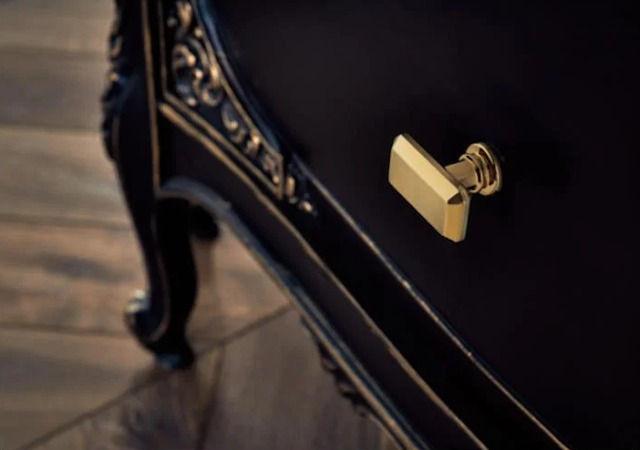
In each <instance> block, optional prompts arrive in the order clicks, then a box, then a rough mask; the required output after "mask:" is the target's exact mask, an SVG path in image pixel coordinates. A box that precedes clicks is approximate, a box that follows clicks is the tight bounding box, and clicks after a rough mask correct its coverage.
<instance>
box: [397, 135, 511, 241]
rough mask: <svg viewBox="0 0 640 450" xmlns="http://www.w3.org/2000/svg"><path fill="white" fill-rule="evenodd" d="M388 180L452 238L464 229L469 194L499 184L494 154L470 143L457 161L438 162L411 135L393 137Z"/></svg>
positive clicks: (458, 238)
mask: <svg viewBox="0 0 640 450" xmlns="http://www.w3.org/2000/svg"><path fill="white" fill-rule="evenodd" d="M389 183H391V186H393V187H394V188H395V189H396V190H397V191H398V192H399V193H400V195H402V196H403V197H404V199H405V200H406V201H408V202H409V204H411V206H413V207H414V209H415V210H416V211H418V212H419V213H420V215H422V217H424V218H425V219H426V220H427V222H429V223H430V224H431V226H433V228H435V229H436V230H437V231H438V233H440V234H441V235H442V236H444V237H446V238H447V239H450V240H452V241H453V242H460V241H462V240H464V237H465V234H466V232H467V221H468V218H469V208H470V206H471V194H475V193H479V194H480V195H492V194H494V193H496V192H498V191H499V190H500V188H501V186H502V172H501V170H500V163H499V161H498V158H497V156H496V154H495V153H494V152H493V150H491V148H489V146H487V145H486V144H482V143H475V144H471V145H470V146H469V148H467V151H466V152H465V153H464V154H463V155H462V156H461V157H460V159H459V161H458V162H457V163H454V164H451V165H448V166H446V167H443V166H441V165H440V164H439V163H438V162H437V161H436V160H435V159H433V157H432V156H431V155H429V154H428V153H427V152H426V151H425V150H424V149H423V148H422V147H421V146H420V145H419V144H418V143H417V142H416V141H414V140H413V139H412V138H411V136H409V135H407V134H401V135H400V136H397V137H396V138H395V140H394V141H393V146H392V147H391V160H390V162H389Z"/></svg>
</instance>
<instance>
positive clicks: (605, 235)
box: [219, 0, 640, 448]
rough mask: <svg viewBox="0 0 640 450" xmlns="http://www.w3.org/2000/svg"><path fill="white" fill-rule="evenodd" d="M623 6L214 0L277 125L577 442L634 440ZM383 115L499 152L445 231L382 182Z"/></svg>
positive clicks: (406, 126) (397, 125)
mask: <svg viewBox="0 0 640 450" xmlns="http://www.w3.org/2000/svg"><path fill="white" fill-rule="evenodd" d="M624 8H625V5H622V4H617V5H613V4H610V5H608V6H603V5H600V6H585V7H584V8H580V9H575V8H568V7H566V8H561V7H558V6H555V7H551V6H549V7H546V6H544V5H535V6H524V5H520V4H511V5H509V6H501V5H496V4H483V5H476V6H471V5H464V4H462V3H456V4H450V3H449V4H446V5H444V4H436V3H423V2H366V3H364V2H355V1H353V2H346V3H344V2H342V3H341V4H339V5H338V4H325V3H321V2H317V3H315V4H311V5H309V4H305V5H301V4H300V5H295V4H287V3H283V2H275V3H270V4H268V5H266V4H262V3H260V2H253V1H251V0H242V1H236V2H225V1H223V2H220V6H219V11H220V16H221V21H222V23H223V24H225V28H226V32H227V36H228V40H229V43H228V48H229V54H230V57H232V58H233V59H235V60H236V61H237V66H238V68H239V72H240V73H241V74H243V75H244V82H247V83H249V84H250V85H251V86H252V87H253V90H254V91H255V92H256V94H257V97H258V98H259V100H260V101H261V103H262V106H263V107H264V109H265V110H266V111H267V112H268V113H269V118H270V119H272V120H273V121H274V122H276V124H277V125H279V130H280V132H281V134H282V136H283V137H284V139H285V140H286V141H287V142H288V143H289V144H290V145H291V147H292V148H294V149H295V151H296V152H297V153H299V154H300V155H302V157H303V159H304V160H305V161H306V162H307V164H308V165H309V166H310V167H311V169H312V170H313V171H314V173H315V174H316V176H317V177H318V178H319V180H320V181H321V182H323V183H324V184H325V185H326V186H327V187H328V188H329V190H330V191H331V192H332V193H333V194H334V195H335V196H336V197H337V198H338V200H339V201H341V202H342V203H343V205H344V206H345V207H346V209H347V210H348V211H349V212H350V213H351V214H353V216H354V217H355V218H356V220H358V221H359V222H360V223H362V224H363V226H364V228H365V229H366V230H367V231H368V232H370V234H371V235H372V237H373V238H374V239H375V240H376V241H377V242H378V243H379V244H380V246H381V247H382V248H383V250H385V251H386V252H387V253H388V254H389V255H390V256H391V257H392V259H393V260H394V261H395V262H396V263H397V264H398V265H399V266H400V267H401V269H402V270H403V271H404V272H405V273H406V274H407V275H408V276H409V278H410V279H411V280H412V281H413V282H414V283H415V284H416V285H417V286H418V287H419V288H420V290H421V291H422V292H424V293H425V294H426V295H427V296H428V298H429V300H430V301H431V302H432V303H433V304H434V305H435V306H436V308H437V309H438V311H440V312H441V313H442V314H443V316H444V317H445V318H446V319H447V320H448V321H449V322H450V323H451V324H452V325H453V327H454V328H455V329H456V330H457V331H458V332H459V333H460V334H461V336H462V337H463V338H464V339H465V340H466V341H467V342H469V343H470V344H471V345H472V346H473V347H474V348H475V349H476V350H477V351H478V353H479V354H480V355H481V356H482V357H484V358H485V359H486V361H487V362H488V363H489V365H490V366H491V367H493V368H494V369H495V370H496V372H497V373H498V374H499V375H500V376H501V377H503V378H504V380H505V381H506V382H507V383H508V384H510V385H511V386H512V387H513V388H514V390H515V391H516V392H517V393H518V394H519V395H521V396H522V398H523V399H524V401H525V402H526V403H528V404H529V405H531V407H532V409H533V410H535V411H536V412H538V413H539V414H540V415H541V417H542V418H543V419H544V420H545V421H547V422H548V423H549V424H550V425H551V427H553V428H554V429H556V430H557V431H558V432H559V433H560V435H561V436H562V437H563V438H564V439H565V440H566V441H567V442H568V443H569V444H570V445H573V446H575V447H578V448H593V447H594V446H597V447H607V448H612V447H615V448H631V447H632V446H633V445H635V444H636V443H637V442H638V439H640V436H639V435H638V433H639V431H638V427H637V423H636V422H637V413H636V405H637V403H638V400H640V389H638V385H637V379H638V376H639V375H640V373H639V369H640V367H638V364H637V361H636V360H635V358H634V357H633V356H632V355H633V354H635V353H637V350H638V342H639V341H638V336H637V333H636V332H635V330H634V326H635V323H636V322H637V319H638V318H639V317H640V308H639V307H638V303H637V302H636V301H634V294H633V292H634V287H635V266H636V264H635V255H636V254H637V253H638V250H639V247H640V245H639V244H640V241H639V240H638V238H637V237H636V235H635V233H634V231H635V229H637V227H638V220H639V219H638V218H637V217H636V214H635V213H634V206H635V204H636V202H637V199H635V197H634V195H633V194H632V193H633V192H634V188H635V186H634V182H633V179H634V173H635V171H636V169H637V166H638V157H637V154H636V152H634V151H633V150H632V149H634V148H636V147H638V144H639V142H638V141H639V138H638V136H637V133H636V132H635V125H634V117H635V115H634V105H635V104H636V103H637V101H638V99H639V98H640V89H639V88H638V85H637V82H636V80H637V79H638V75H640V73H638V69H637V68H636V65H635V59H636V56H637V47H638V42H639V41H640V36H639V35H638V30H637V26H636V24H635V23H634V20H633V18H634V15H633V14H632V12H631V11H625V10H624ZM256 37H259V38H256ZM401 132H408V133H410V134H412V135H413V136H414V138H416V140H417V141H418V142H420V143H421V144H423V145H424V146H425V148H427V149H428V150H429V151H430V152H431V153H432V154H433V155H434V156H435V157H436V158H437V159H438V160H439V161H441V162H443V163H448V162H453V161H455V159H457V156H458V155H459V154H460V153H461V152H462V151H463V150H464V148H466V146H467V145H468V144H469V143H471V142H474V141H478V140H484V141H487V142H489V143H491V144H493V145H494V146H495V147H496V148H497V149H498V150H499V151H500V152H501V154H502V155H503V156H504V158H505V161H506V163H505V168H504V171H505V179H506V184H505V187H504V192H503V193H502V194H500V195H499V196H496V197H493V198H487V199H476V200H474V204H473V207H472V211H471V218H470V229H469V233H468V237H467V240H466V241H465V242H464V243H462V244H452V243H449V242H447V241H445V240H444V239H443V238H442V237H440V236H439V235H437V233H435V232H434V231H433V230H432V229H431V228H430V226H429V225H428V224H427V223H426V222H424V220H423V219H422V218H421V217H420V216H419V215H418V214H417V213H416V212H414V211H413V210H412V209H411V207H410V206H409V205H408V204H406V203H405V202H404V201H403V200H402V199H401V197H400V196H399V195H398V194H397V193H395V192H394V191H393V189H392V188H391V187H390V186H389V185H388V184H387V182H386V176H387V170H388V156H389V149H390V145H391V142H392V139H393V137H394V136H395V135H397V134H399V133H401ZM394 307H396V305H393V304H392V305H389V308H394Z"/></svg>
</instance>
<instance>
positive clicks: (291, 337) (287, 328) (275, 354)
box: [204, 312, 379, 450]
mask: <svg viewBox="0 0 640 450" xmlns="http://www.w3.org/2000/svg"><path fill="white" fill-rule="evenodd" d="M299 320H300V319H299V317H298V315H297V314H296V313H294V312H291V313H288V314H286V315H285V316H283V317H280V318H279V319H277V320H274V321H272V322H270V323H269V324H267V325H265V326H264V327H262V328H260V329H259V330H257V331H256V332H254V333H252V334H250V335H248V336H245V337H244V338H242V339H239V340H237V341H235V342H232V343H231V344H230V345H229V346H228V347H227V348H226V350H225V354H224V358H223V362H222V372H221V376H220V382H219V388H218V390H217V392H216V398H215V408H214V411H213V414H212V417H211V422H210V424H209V430H208V436H207V440H206V442H205V446H204V448H206V449H211V450H214V449H225V450H241V449H252V450H253V449H270V450H288V449H306V450H327V449H332V450H339V449H345V450H347V449H348V450H355V449H358V450H372V449H376V448H378V445H379V431H378V429H377V427H376V426H375V425H374V424H373V423H372V422H370V421H368V420H366V419H363V418H361V417H359V416H358V415H357V414H356V413H355V412H354V411H353V409H352V407H351V405H350V404H349V402H348V401H347V400H345V399H343V398H341V397H340V396H339V394H338V392H337V390H336V388H335V386H334V385H333V379H332V377H331V376H330V375H329V374H327V373H325V372H324V371H323V370H322V368H321V367H320V361H319V357H318V354H317V351H316V348H315V346H314V344H313V343H312V341H311V339H310V337H308V336H306V335H305V332H304V331H303V328H302V326H301V325H300V322H299Z"/></svg>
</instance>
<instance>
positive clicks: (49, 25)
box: [0, 0, 113, 58]
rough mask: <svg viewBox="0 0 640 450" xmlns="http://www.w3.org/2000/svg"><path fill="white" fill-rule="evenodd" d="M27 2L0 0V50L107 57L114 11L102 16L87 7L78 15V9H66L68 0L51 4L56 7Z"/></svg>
mask: <svg viewBox="0 0 640 450" xmlns="http://www.w3.org/2000/svg"><path fill="white" fill-rule="evenodd" d="M23 3H24V4H23ZM27 3H28V2H25V1H24V0H20V1H19V2H7V3H6V4H5V2H2V1H0V47H14V48H28V49H40V50H55V51H58V52H80V53H95V54H96V55H97V56H104V57H105V58H106V56H105V55H106V48H107V34H108V32H109V27H110V25H111V20H112V17H113V12H112V10H111V8H108V12H107V13H106V14H102V15H97V13H96V12H94V13H91V14H90V13H89V12H90V11H91V9H88V8H87V9H85V10H84V11H82V10H81V11H80V14H79V13H78V10H77V8H76V10H70V9H65V8H64V5H65V3H66V1H65V2H51V1H50V2H48V3H49V4H50V5H57V7H56V8H45V7H44V5H28V4H27ZM31 3H33V2H31ZM101 9H104V8H101ZM43 36H46V38H44V37H43Z"/></svg>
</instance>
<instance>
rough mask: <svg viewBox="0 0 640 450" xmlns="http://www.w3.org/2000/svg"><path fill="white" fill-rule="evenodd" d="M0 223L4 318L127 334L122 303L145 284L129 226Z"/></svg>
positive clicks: (5, 320) (0, 307)
mask: <svg viewBox="0 0 640 450" xmlns="http://www.w3.org/2000/svg"><path fill="white" fill-rule="evenodd" d="M0 227H1V228H2V233H0V323H9V324H28V325H39V326H51V327H58V328H68V329H82V330H92V331H102V332H111V333H122V334H124V333H125V330H124V325H123V322H122V308H123V306H124V302H125V300H126V299H127V298H129V297H130V296H131V293H132V292H133V291H134V290H135V289H138V288H140V287H143V286H144V277H143V273H142V263H141V260H140V257H139V254H138V251H137V244H136V241H135V239H134V237H133V234H132V233H131V232H130V231H128V230H124V231H121V230H110V229H106V228H102V229H100V228H98V229H95V228H83V227H64V226H53V225H46V224H24V223H23V224H20V223H6V222H5V223H1V222H0Z"/></svg>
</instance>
